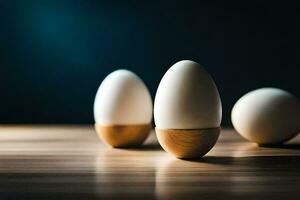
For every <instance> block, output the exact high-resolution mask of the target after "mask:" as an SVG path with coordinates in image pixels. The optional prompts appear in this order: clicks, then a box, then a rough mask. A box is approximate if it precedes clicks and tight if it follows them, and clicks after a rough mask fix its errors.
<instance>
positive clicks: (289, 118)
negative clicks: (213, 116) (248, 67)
mask: <svg viewBox="0 0 300 200" xmlns="http://www.w3.org/2000/svg"><path fill="white" fill-rule="evenodd" d="M231 121H232V124H233V126H234V128H235V129H236V131H237V132H238V133H240V134H241V135H242V136H243V137H244V138H246V139H247V140H249V141H252V142H256V143H258V144H260V145H269V144H278V143H282V142H285V141H287V140H289V139H291V138H293V137H294V136H296V135H297V134H298V133H299V131H300V103H299V100H298V99H296V97H294V96H293V95H292V94H290V93H288V92H286V91H284V90H281V89H278V88H261V89H257V90H254V91H252V92H249V93H247V94H245V95H244V96H242V97H241V98H240V99H239V100H238V101H237V102H236V104H235V105H234V107H233V109H232V112H231Z"/></svg>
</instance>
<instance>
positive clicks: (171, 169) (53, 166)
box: [0, 125, 300, 200]
mask: <svg viewBox="0 0 300 200" xmlns="http://www.w3.org/2000/svg"><path fill="white" fill-rule="evenodd" d="M0 142H1V145H0V199H22V200H25V199H40V200H42V199H86V200H89V199H105V198H107V199H144V200H146V199H187V200H188V199H239V200H241V199H267V198H268V199H271V198H272V199H286V198H294V199H299V196H300V136H298V137H297V138H295V139H294V140H292V141H291V142H290V143H288V144H285V145H280V146H275V147H272V148H270V147H258V146H257V145H255V144H253V143H250V142H247V141H245V140H244V139H242V138H241V137H240V136H239V135H237V133H235V132H234V131H232V130H229V129H227V130H226V129H225V130H223V131H222V133H221V137H220V139H219V141H218V143H217V144H216V146H215V147H214V148H213V149H212V150H211V151H210V152H209V153H208V154H207V155H206V156H205V157H204V158H203V159H199V160H194V161H187V160H179V159H176V158H173V157H172V156H171V155H169V154H167V153H166V152H164V151H163V150H162V149H161V147H160V146H159V145H158V143H157V140H156V138H155V135H154V133H152V134H151V136H150V137H149V138H148V140H147V141H146V144H145V145H143V146H142V147H141V148H140V149H112V148H110V147H108V146H106V145H104V144H103V143H102V142H100V141H99V139H98V138H97V136H96V133H95V131H94V128H93V127H92V126H20V125H19V126H0Z"/></svg>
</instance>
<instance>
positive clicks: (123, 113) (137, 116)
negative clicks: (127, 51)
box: [94, 70, 152, 125]
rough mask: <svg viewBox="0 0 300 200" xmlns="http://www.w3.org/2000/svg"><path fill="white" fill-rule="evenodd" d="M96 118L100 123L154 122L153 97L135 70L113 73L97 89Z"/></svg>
mask: <svg viewBox="0 0 300 200" xmlns="http://www.w3.org/2000/svg"><path fill="white" fill-rule="evenodd" d="M94 118H95V122H96V124H100V125H139V124H150V123H151V120H152V99H151V96H150V93H149V91H148V89H147V87H146V86H145V84H144V83H143V81H142V80H141V79H140V78H139V77H138V76H137V75H135V74H134V73H133V72H130V71H128V70H117V71H114V72H112V73H111V74H109V75H108V76H107V77H106V78H105V79H104V80H103V82H102V83H101V85H100V87H99V89H98V91H97V94H96V98H95V103H94Z"/></svg>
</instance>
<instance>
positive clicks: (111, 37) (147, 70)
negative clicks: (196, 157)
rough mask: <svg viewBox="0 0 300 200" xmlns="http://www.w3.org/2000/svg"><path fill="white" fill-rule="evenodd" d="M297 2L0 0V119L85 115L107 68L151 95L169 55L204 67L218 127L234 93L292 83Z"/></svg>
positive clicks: (295, 89)
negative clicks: (128, 74) (211, 82)
mask: <svg viewBox="0 0 300 200" xmlns="http://www.w3.org/2000/svg"><path fill="white" fill-rule="evenodd" d="M299 24H300V14H299V3H296V1H295V2H294V3H288V1H278V2H276V1H255V0H252V1H169V0H167V1H126V0H123V1H100V0H98V1H97V0H93V1H92V0H81V1H79V0H73V1H68V0H57V1H55V0H51V1H46V0H36V1H34V0H19V1H16V0H10V1H0V94H1V96H0V123H93V115H92V109H93V100H94V96H95V92H96V90H97V88H98V86H99V84H100V82H101V81H102V80H103V78H104V77H105V76H106V75H107V74H108V73H110V72H111V71H113V70H116V69H118V68H127V69H129V70H132V71H134V72H136V73H137V74H138V75H139V76H140V77H141V78H142V79H143V80H144V81H145V83H146V84H147V86H148V87H149V89H150V91H151V93H152V96H153V97H154V94H155V91H156V88H157V86H158V84H159V81H160V79H161V77H162V76H163V74H164V72H165V71H166V70H167V69H168V68H169V67H170V66H171V65H172V64H173V63H175V62H176V61H179V60H182V59H192V60H195V61H197V62H199V63H201V64H202V65H204V66H205V67H206V69H207V71H209V72H210V74H211V75H212V76H213V78H214V79H215V82H216V84H217V86H218V88H219V90H220V94H221V97H222V102H223V108H224V114H223V125H230V110H231V107H232V106H233V104H234V102H235V101H236V100H237V99H238V98H239V97H240V96H241V95H243V94H244V93H246V92H248V91H249V90H253V89H255V88H259V87H265V86H274V87H280V88H283V89H286V90H288V91H290V92H292V93H294V94H295V95H296V96H298V97H299V95H300V88H299V77H300V74H299V67H300V66H299V64H300V62H299V61H300V59H299V57H300V56H299V53H300V51H299V47H300V40H299V37H300V27H299Z"/></svg>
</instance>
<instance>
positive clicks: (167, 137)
mask: <svg viewBox="0 0 300 200" xmlns="http://www.w3.org/2000/svg"><path fill="white" fill-rule="evenodd" d="M220 130H221V128H220V127H219V128H208V129H186V130H184V129H183V130H181V129H159V128H155V131H156V135H157V139H158V141H159V143H160V145H161V146H162V147H163V149H164V150H165V151H167V152H168V153H171V154H173V155H174V156H175V157H177V158H183V159H191V158H201V157H203V156H204V155H205V154H206V153H207V152H209V151H210V150H211V149H212V148H213V146H214V145H215V144H216V142H217V140H218V138H219V135H220Z"/></svg>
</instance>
